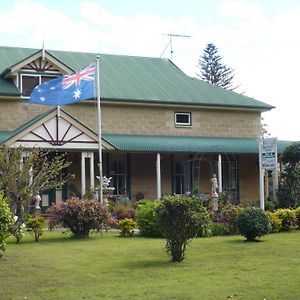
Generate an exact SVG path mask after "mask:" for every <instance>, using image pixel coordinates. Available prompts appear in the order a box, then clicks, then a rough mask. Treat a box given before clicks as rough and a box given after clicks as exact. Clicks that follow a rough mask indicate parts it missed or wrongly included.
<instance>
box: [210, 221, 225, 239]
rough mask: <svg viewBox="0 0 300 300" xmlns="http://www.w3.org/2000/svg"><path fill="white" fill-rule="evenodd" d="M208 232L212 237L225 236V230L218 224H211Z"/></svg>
mask: <svg viewBox="0 0 300 300" xmlns="http://www.w3.org/2000/svg"><path fill="white" fill-rule="evenodd" d="M210 230H211V233H212V235H213V236H220V235H224V234H225V228H224V226H223V225H222V224H220V223H211V224H210Z"/></svg>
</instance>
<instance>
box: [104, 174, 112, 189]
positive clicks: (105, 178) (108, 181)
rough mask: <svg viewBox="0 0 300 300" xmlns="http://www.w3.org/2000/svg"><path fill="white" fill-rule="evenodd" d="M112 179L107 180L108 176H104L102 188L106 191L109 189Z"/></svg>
mask: <svg viewBox="0 0 300 300" xmlns="http://www.w3.org/2000/svg"><path fill="white" fill-rule="evenodd" d="M111 179H112V177H109V178H107V177H106V176H103V178H102V186H103V188H104V189H107V188H109V185H110V182H111Z"/></svg>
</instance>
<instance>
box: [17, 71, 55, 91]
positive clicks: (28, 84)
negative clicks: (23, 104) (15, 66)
mask: <svg viewBox="0 0 300 300" xmlns="http://www.w3.org/2000/svg"><path fill="white" fill-rule="evenodd" d="M56 77H57V76H51V75H47V76H44V75H35V74H34V75H31V74H21V76H20V87H21V93H22V96H23V97H29V96H30V94H31V92H32V90H33V89H34V88H35V87H36V86H37V85H39V84H41V83H43V82H46V81H49V80H51V79H54V78H56Z"/></svg>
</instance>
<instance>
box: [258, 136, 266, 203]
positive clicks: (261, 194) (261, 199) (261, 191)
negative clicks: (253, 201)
mask: <svg viewBox="0 0 300 300" xmlns="http://www.w3.org/2000/svg"><path fill="white" fill-rule="evenodd" d="M258 148H259V149H258V150H259V151H258V152H259V204H260V208H261V209H265V195H264V170H263V168H262V161H261V160H262V158H261V155H262V154H261V152H262V140H260V141H259V145H258Z"/></svg>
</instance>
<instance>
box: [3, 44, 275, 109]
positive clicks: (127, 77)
mask: <svg viewBox="0 0 300 300" xmlns="http://www.w3.org/2000/svg"><path fill="white" fill-rule="evenodd" d="M37 51H39V49H28V48H15V47H0V74H5V73H6V72H7V70H8V69H10V68H11V67H12V66H14V65H15V64H17V63H19V62H20V61H22V60H24V59H26V58H28V57H29V56H31V55H33V54H34V53H36V52H37ZM47 52H48V53H49V54H50V55H52V56H53V57H55V58H56V59H57V60H59V61H60V62H62V63H64V64H65V65H67V66H68V67H70V68H71V69H73V70H79V69H81V68H83V67H84V66H86V65H87V64H89V63H90V62H91V61H93V60H95V57H96V55H97V53H82V52H70V51H55V50H47ZM100 75H101V98H102V99H104V100H112V101H127V102H139V103H159V104H180V105H205V106H219V107H220V106H221V107H224V106H225V107H239V108H250V109H259V110H269V109H272V108H273V106H271V105H268V104H266V103H263V102H260V101H257V100H255V99H253V98H250V97H247V96H244V95H240V94H238V93H235V92H231V91H227V90H225V89H222V88H219V87H216V86H213V85H211V84H208V83H206V82H203V81H200V80H198V79H195V78H191V77H189V76H187V75H186V74H185V73H184V72H182V71H181V70H180V69H179V68H178V67H177V66H175V65H174V64H173V63H172V62H171V61H170V60H168V59H161V58H150V57H136V56H123V55H110V54H101V55H100ZM3 92H4V87H3V85H2V84H1V82H0V94H2V93H3ZM11 94H15V90H13V89H11Z"/></svg>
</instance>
